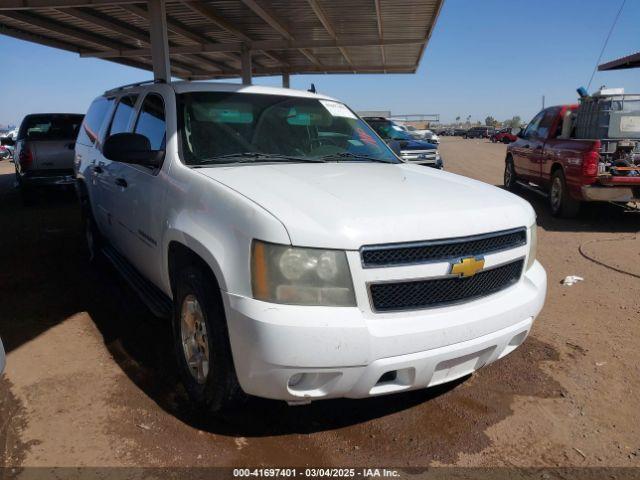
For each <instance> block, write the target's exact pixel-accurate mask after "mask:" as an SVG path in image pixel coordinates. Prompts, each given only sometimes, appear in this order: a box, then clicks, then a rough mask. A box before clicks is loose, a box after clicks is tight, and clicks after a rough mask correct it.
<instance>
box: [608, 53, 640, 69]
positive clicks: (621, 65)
mask: <svg viewBox="0 0 640 480" xmlns="http://www.w3.org/2000/svg"><path fill="white" fill-rule="evenodd" d="M638 67H640V52H637V53H632V54H631V55H627V56H626V57H621V58H617V59H615V60H611V61H610V62H607V63H603V64H602V65H599V66H598V70H600V71H604V70H624V69H627V68H638Z"/></svg>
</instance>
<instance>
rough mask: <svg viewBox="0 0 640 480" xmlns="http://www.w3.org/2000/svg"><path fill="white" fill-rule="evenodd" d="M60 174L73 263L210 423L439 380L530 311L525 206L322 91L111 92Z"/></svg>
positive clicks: (540, 283) (492, 352) (525, 320)
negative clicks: (100, 281) (159, 326)
mask: <svg viewBox="0 0 640 480" xmlns="http://www.w3.org/2000/svg"><path fill="white" fill-rule="evenodd" d="M114 125H117V126H118V127H119V128H118V132H117V133H115V132H113V126H114ZM400 131H401V130H400ZM405 133H406V132H405ZM76 158H77V182H78V183H77V190H78V194H79V196H80V202H81V205H82V212H83V216H84V224H85V232H86V235H87V245H88V247H89V250H90V251H93V252H94V254H95V253H96V252H97V249H98V248H100V250H101V251H102V252H105V254H106V256H107V257H108V258H109V259H111V261H112V262H113V263H114V265H116V268H117V269H118V270H119V271H120V272H121V273H122V275H123V276H124V278H126V279H127V280H128V281H129V282H130V283H131V284H132V285H134V286H136V287H137V288H136V291H137V292H138V293H139V294H140V295H141V297H142V298H145V299H146V302H147V304H148V305H149V306H150V307H151V308H152V309H153V311H155V312H156V313H157V314H158V315H160V316H166V317H167V318H170V319H171V321H172V325H173V338H174V344H175V354H176V358H177V360H178V367H179V372H180V377H181V379H182V383H183V384H184V386H185V388H186V391H187V392H188V394H189V396H190V398H191V399H192V401H193V402H194V403H195V404H196V405H198V406H200V407H202V408H204V409H207V410H209V411H215V410H219V409H221V408H222V407H224V406H226V405H228V404H229V403H232V402H233V399H234V398H237V396H238V394H239V393H240V392H242V391H244V392H245V393H247V394H251V395H256V396H260V397H267V398H273V399H280V400H286V401H288V402H290V403H293V404H295V403H308V402H311V401H313V400H321V399H326V398H336V397H349V398H363V397H370V396H377V395H384V394H391V393H396V392H405V391H409V390H415V389H420V388H426V387H429V386H432V385H439V384H442V383H445V382H449V381H452V380H454V379H457V378H460V377H463V376H466V375H469V374H470V373H472V372H473V371H475V370H476V369H478V368H480V367H483V366H485V365H488V364H490V363H492V362H494V361H496V360H498V359H500V358H502V357H504V356H505V355H507V354H509V353H511V352H512V351H514V350H515V349H516V348H517V347H518V346H519V345H521V344H522V343H523V342H524V340H525V338H526V337H527V335H528V333H529V331H530V329H531V327H532V324H533V321H534V319H535V317H536V316H537V315H538V313H539V312H540V309H541V308H542V305H543V302H544V297H545V291H546V274H545V272H544V269H543V268H542V266H541V265H540V264H539V263H538V262H537V261H536V260H535V257H536V253H535V245H536V240H535V238H536V223H535V213H534V211H533V209H532V208H531V206H530V205H529V203H528V202H526V201H524V200H522V199H520V198H518V197H516V196H514V195H512V194H510V193H508V192H505V191H504V190H502V189H498V188H496V187H494V186H491V185H488V184H485V183H482V182H477V181H474V180H471V179H469V178H465V177H462V176H457V175H453V174H450V173H446V172H438V171H435V170H433V169H429V168H421V167H420V166H418V165H412V164H409V163H407V162H403V161H401V160H400V159H399V158H398V157H397V156H396V155H394V153H393V152H392V151H391V150H390V149H389V147H388V146H387V145H386V144H385V142H383V141H382V140H381V139H380V138H379V137H378V135H377V134H376V133H375V132H374V131H373V130H372V129H371V128H370V127H369V126H368V125H367V124H366V123H365V122H364V121H363V120H362V119H360V118H359V117H358V116H357V115H356V114H355V113H354V112H353V111H352V110H351V109H350V108H349V107H347V106H346V105H344V104H343V103H341V102H339V101H337V100H334V99H332V98H329V97H326V96H323V95H316V94H313V93H310V92H306V91H296V90H292V89H288V88H287V89H280V88H269V87H258V86H242V85H237V84H223V83H205V82H172V83H171V84H163V83H151V84H140V85H133V86H128V87H121V88H117V89H114V90H111V91H108V92H105V94H104V95H101V96H99V97H98V98H97V99H96V100H95V101H94V102H93V103H92V104H91V106H90V108H89V111H88V112H87V115H86V118H85V120H84V122H83V126H82V129H81V131H80V134H79V136H78V140H77V143H76ZM453 251H455V253H454V254H452V253H451V252H453Z"/></svg>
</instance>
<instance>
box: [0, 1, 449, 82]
mask: <svg viewBox="0 0 640 480" xmlns="http://www.w3.org/2000/svg"><path fill="white" fill-rule="evenodd" d="M443 1H444V0H271V1H266V0H202V1H196V0H167V1H166V12H167V24H168V38H169V48H170V52H171V65H172V70H173V74H174V75H175V76H177V77H180V78H186V79H203V78H224V77H234V76H240V70H241V67H240V51H241V48H243V46H246V47H247V48H249V49H251V51H252V56H253V62H252V64H253V65H252V66H253V75H256V76H259V75H274V74H279V73H290V74H296V73H309V72H317V73H396V72H397V73H413V72H415V71H416V69H417V67H418V64H419V62H420V58H421V56H422V52H423V51H424V48H425V46H426V44H427V42H428V41H429V37H430V35H431V32H432V30H433V27H434V25H435V23H436V21H437V18H438V13H439V12H440V9H441V7H442V3H443ZM147 17H148V11H147V5H146V2H145V1H136V0H84V1H83V0H50V1H47V0H3V2H2V3H0V33H2V34H5V35H9V36H13V37H16V38H21V39H24V40H29V41H32V42H36V43H41V44H44V45H48V46H52V47H55V48H62V49H65V50H70V51H73V52H76V53H79V54H80V55H81V56H86V57H98V58H104V59H107V60H111V61H115V62H119V63H123V64H126V65H132V66H137V67H140V68H144V69H147V70H151V51H150V45H149V34H148V32H149V21H148V18H147Z"/></svg>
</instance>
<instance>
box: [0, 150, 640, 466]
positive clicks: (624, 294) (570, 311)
mask: <svg viewBox="0 0 640 480" xmlns="http://www.w3.org/2000/svg"><path fill="white" fill-rule="evenodd" d="M441 151H442V154H443V156H444V159H445V162H446V168H447V169H448V170H450V171H452V172H456V173H460V174H462V175H467V176H470V177H473V178H477V179H479V180H483V181H486V182H489V183H491V184H496V185H501V183H502V167H503V163H502V162H503V159H504V151H505V146H504V145H494V144H491V143H488V142H487V141H481V140H462V139H460V138H445V139H444V141H443V144H442V146H441ZM13 183H14V178H13V164H11V163H9V162H8V161H6V160H5V161H2V162H0V232H1V235H0V265H1V268H0V336H1V337H2V340H3V342H4V345H5V349H6V350H7V353H8V355H7V361H8V364H7V368H6V372H5V374H4V375H3V376H2V377H0V467H2V466H4V467H25V466H155V467H169V466H213V465H215V466H249V465H251V466H254V465H255V466H258V465H274V466H285V465H289V466H294V465H295V466H303V465H311V466H319V465H335V466H348V465H354V466H363V465H383V466H384V465H393V466H398V467H400V466H437V465H459V466H550V467H551V466H628V467H631V466H636V467H637V466H640V409H639V408H638V396H639V395H640V349H639V348H638V346H639V345H640V340H639V338H640V335H639V333H640V280H639V279H637V278H634V277H632V276H629V275H625V274H622V273H618V272H616V271H613V270H611V269H608V268H606V267H604V266H602V265H599V264H597V263H594V262H593V261H590V260H588V259H587V258H585V257H584V256H583V255H582V254H581V253H580V251H579V248H580V247H581V246H582V249H583V251H584V253H585V254H586V255H588V256H590V257H592V258H594V259H596V260H597V261H599V262H602V263H605V264H609V265H612V266H614V267H616V268H621V269H624V270H628V271H629V272H632V273H635V274H640V248H639V244H640V240H639V237H638V231H639V230H640V214H630V213H623V212H622V211H620V210H619V209H617V208H613V207H610V206H603V207H598V208H589V209H587V211H585V212H584V213H583V214H582V215H581V217H580V218H578V219H576V220H559V219H555V218H552V217H551V216H550V215H549V213H548V209H547V205H546V200H545V199H544V198H542V197H539V196H538V195H536V194H533V193H523V194H522V196H523V197H525V198H526V199H527V200H529V201H530V202H531V203H532V204H533V206H534V208H535V209H536V211H537V213H538V225H539V227H538V231H539V233H538V238H539V247H538V258H539V260H540V261H541V262H542V264H543V265H544V266H545V268H546V269H547V272H548V276H549V291H548V297H547V302H546V306H545V308H544V310H543V312H542V314H541V315H540V317H539V318H538V320H537V323H536V324H535V326H534V329H533V333H532V335H531V336H530V337H529V339H528V340H527V341H526V343H525V344H524V345H523V346H522V347H521V348H519V349H518V350H517V351H516V352H515V353H513V354H512V355H510V356H508V357H506V358H505V359H503V360H501V361H499V362H497V363H495V364H493V365H491V366H489V367H487V368H485V369H483V370H481V371H479V372H478V373H477V374H475V375H474V376H472V377H471V378H468V379H466V380H463V381H460V382H457V383H455V384H453V385H447V386H444V387H439V388H435V389H431V390H426V391H420V392H413V393H409V394H400V395H395V396H389V397H383V398H375V399H370V400H360V401H350V400H337V401H325V402H318V403H314V404H312V405H310V406H304V407H288V406H286V405H285V404H283V403H280V402H273V401H264V400H257V399H256V400H251V401H250V402H249V403H248V404H247V405H246V406H245V407H244V408H243V410H242V411H241V412H238V413H235V414H233V415H229V416H227V417H225V418H201V417H199V416H197V415H196V414H195V412H193V411H192V410H191V409H190V408H189V405H188V403H187V401H186V398H185V394H184V391H183V390H182V388H181V387H180V385H179V383H178V381H177V375H176V371H175V367H174V364H175V361H174V359H173V357H172V353H171V352H172V350H171V348H170V338H169V332H168V327H167V325H165V324H163V322H161V321H159V320H156V319H154V318H153V317H152V316H151V315H150V314H149V313H148V312H147V311H146V310H145V308H144V307H143V306H142V305H141V304H140V302H138V301H137V299H136V298H135V296H134V295H133V293H132V292H131V291H130V290H129V289H128V288H127V287H126V286H125V285H123V283H122V282H121V281H120V280H119V278H118V277H117V276H116V274H115V273H114V272H113V271H111V270H110V269H109V268H108V267H106V266H105V268H102V269H99V270H97V271H94V270H91V269H90V268H89V266H88V264H87V262H86V260H85V258H86V252H85V248H84V245H83V240H82V236H81V232H80V223H79V211H78V205H77V204H76V202H75V199H74V196H73V193H72V192H67V193H62V194H58V193H57V194H51V193H48V194H44V195H43V196H42V198H41V199H40V201H39V202H38V204H37V205H35V206H33V207H23V206H22V204H21V202H20V199H19V195H18V192H17V191H16V190H15V189H14V186H13ZM573 274H575V275H580V276H582V277H584V282H581V283H578V284H576V285H574V286H571V287H567V286H563V285H561V284H560V281H561V279H562V278H564V277H565V276H566V275H573Z"/></svg>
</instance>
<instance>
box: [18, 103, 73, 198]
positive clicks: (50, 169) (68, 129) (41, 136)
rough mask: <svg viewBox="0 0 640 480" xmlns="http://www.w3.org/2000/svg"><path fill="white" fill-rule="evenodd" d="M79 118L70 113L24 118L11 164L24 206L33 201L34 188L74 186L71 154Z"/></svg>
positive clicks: (41, 114)
mask: <svg viewBox="0 0 640 480" xmlns="http://www.w3.org/2000/svg"><path fill="white" fill-rule="evenodd" d="M82 118H83V115H79V114H73V113H36V114H31V115H27V116H26V117H25V118H24V120H23V121H22V123H21V125H20V128H19V130H18V136H17V139H16V140H15V151H14V164H15V171H16V179H17V181H18V185H19V186H20V190H21V193H22V197H23V199H24V201H25V203H31V202H32V201H33V199H34V189H35V188H36V187H42V186H65V185H74V183H75V179H74V176H73V175H74V172H73V158H74V153H73V152H74V148H75V142H76V137H77V136H78V131H79V129H80V124H81V123H82ZM10 143H13V141H11V142H10Z"/></svg>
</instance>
